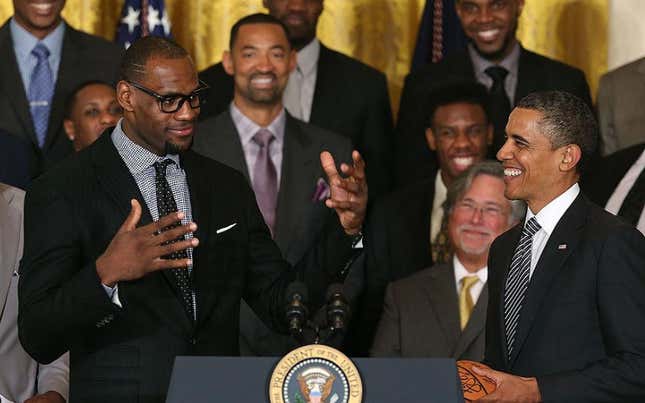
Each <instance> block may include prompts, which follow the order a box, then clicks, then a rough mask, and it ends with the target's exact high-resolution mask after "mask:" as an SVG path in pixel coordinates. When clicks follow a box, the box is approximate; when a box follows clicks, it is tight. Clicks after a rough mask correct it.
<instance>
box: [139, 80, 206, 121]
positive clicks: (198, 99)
mask: <svg viewBox="0 0 645 403" xmlns="http://www.w3.org/2000/svg"><path fill="white" fill-rule="evenodd" d="M127 83H128V84H130V85H131V86H133V87H134V88H136V89H138V90H139V91H141V92H144V93H146V94H148V95H150V96H151V97H153V98H155V99H157V101H158V102H159V109H161V112H163V113H175V112H177V111H178V110H180V109H181V107H182V106H184V102H186V101H188V105H190V107H191V108H192V109H197V108H199V107H201V106H202V105H204V104H205V103H206V94H207V93H208V88H209V86H208V84H206V83H205V82H203V81H202V80H199V88H197V89H196V90H195V91H193V92H191V93H190V94H188V95H183V94H172V95H161V94H157V93H156V92H154V91H153V90H151V89H149V88H146V87H144V86H143V85H141V84H138V83H135V82H134V81H127Z"/></svg>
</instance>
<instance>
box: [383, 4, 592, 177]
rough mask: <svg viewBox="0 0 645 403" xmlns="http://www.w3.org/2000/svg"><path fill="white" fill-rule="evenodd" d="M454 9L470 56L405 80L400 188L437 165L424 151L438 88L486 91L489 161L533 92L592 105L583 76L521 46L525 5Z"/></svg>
mask: <svg viewBox="0 0 645 403" xmlns="http://www.w3.org/2000/svg"><path fill="white" fill-rule="evenodd" d="M455 7H456V8H457V15H458V17H459V20H460V21H461V25H462V27H463V29H464V32H465V33H466V36H467V37H468V39H469V42H470V44H469V45H468V49H467V50H466V51H464V52H458V53H455V54H453V55H449V56H447V57H446V58H444V59H443V60H442V61H441V62H439V63H436V64H429V65H427V66H426V67H424V68H421V69H419V70H418V71H415V72H413V73H410V74H409V75H408V76H407V77H406V79H405V84H404V88H403V93H402V96H401V106H400V108H399V119H398V122H397V130H396V131H397V134H396V140H395V141H396V147H395V151H396V171H397V174H396V175H397V177H396V180H395V182H396V185H397V186H399V185H403V184H405V183H410V182H413V181H415V180H418V179H419V178H425V177H427V176H426V175H427V174H428V173H429V172H432V169H431V168H432V167H433V166H436V164H437V160H436V159H435V158H434V156H433V155H432V153H429V152H428V150H427V148H425V147H423V131H424V129H425V127H424V118H425V116H426V115H425V113H426V108H427V103H426V102H428V97H429V96H430V95H429V94H430V93H431V92H432V89H433V88H434V87H436V86H437V85H443V84H445V83H447V82H451V81H455V80H457V81H461V80H464V79H467V80H475V81H477V82H479V83H481V84H483V85H485V86H486V88H488V91H489V93H490V96H491V102H490V120H491V121H492V122H493V126H494V127H495V135H494V138H493V144H492V147H491V148H490V150H489V156H490V157H493V156H494V155H495V153H496V152H497V150H499V148H500V147H501V146H502V144H504V128H505V127H506V121H507V120H508V115H509V113H510V112H511V107H512V106H513V105H514V104H515V103H516V102H518V101H519V100H520V99H522V98H523V97H524V96H525V95H527V94H529V93H530V92H534V91H544V90H563V91H568V92H571V93H572V94H574V95H577V96H578V97H580V98H582V99H583V100H584V101H585V102H587V104H588V105H591V97H590V95H589V86H588V85H587V81H586V79H585V76H584V73H583V72H582V71H580V70H578V69H576V68H573V67H571V66H567V65H565V64H563V63H560V62H557V61H555V60H552V59H549V58H546V57H544V56H541V55H538V54H536V53H533V52H531V51H529V50H527V49H525V48H524V47H522V45H521V44H520V43H519V42H518V40H517V38H516V36H515V33H516V31H517V24H518V19H519V16H520V14H521V12H522V8H523V7H524V0H456V1H455Z"/></svg>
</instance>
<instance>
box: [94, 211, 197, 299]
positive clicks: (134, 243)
mask: <svg viewBox="0 0 645 403" xmlns="http://www.w3.org/2000/svg"><path fill="white" fill-rule="evenodd" d="M130 204H131V205H132V209H131V210H130V214H129V215H128V217H127V218H126V219H125V221H124V222H123V224H122V225H121V228H119V230H118V231H117V233H116V234H115V235H114V238H112V241H111V242H110V244H109V245H108V247H107V249H106V250H105V252H104V253H103V254H102V255H101V256H99V258H98V259H97V260H96V271H97V273H98V275H99V278H100V279H101V283H103V284H105V285H107V286H110V287H113V286H114V284H116V283H117V282H119V281H128V280H136V279H138V278H141V277H143V276H145V275H146V274H147V273H149V272H152V271H157V270H164V269H173V268H180V267H187V266H188V265H191V264H192V261H191V260H190V259H162V258H161V257H162V256H165V255H168V254H170V253H173V252H177V251H180V250H184V249H187V248H190V247H192V248H194V247H196V246H197V245H198V244H199V240H198V239H197V238H190V239H187V240H182V241H178V242H174V243H169V244H165V243H166V242H168V241H172V240H174V239H177V238H179V237H183V236H184V235H185V234H188V233H190V232H194V231H196V230H197V224H195V223H189V224H186V225H179V226H177V227H175V228H172V229H168V230H166V231H163V229H164V228H166V227H168V226H171V225H173V224H174V223H176V222H177V221H181V219H182V218H183V217H184V213H181V212H175V213H171V214H168V215H167V216H165V217H161V218H160V219H159V221H156V222H153V223H150V224H148V225H145V226H143V227H139V228H137V227H136V226H137V223H138V222H139V220H140V219H141V205H140V204H139V202H138V201H137V200H134V199H132V200H131V201H130ZM162 231H163V232H162Z"/></svg>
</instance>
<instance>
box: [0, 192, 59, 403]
mask: <svg viewBox="0 0 645 403" xmlns="http://www.w3.org/2000/svg"><path fill="white" fill-rule="evenodd" d="M24 200H25V192H23V191H22V190H20V189H16V188H14V187H11V186H8V185H6V184H4V183H0V401H3V402H4V401H6V400H5V399H8V400H9V401H11V402H16V403H18V402H20V403H22V402H25V403H64V402H65V401H66V400H67V396H68V382H69V355H68V354H67V353H65V354H63V355H62V356H61V357H59V358H58V359H56V360H54V361H53V362H52V363H51V364H48V365H40V364H38V363H37V362H36V361H34V360H33V359H32V358H31V357H30V356H29V354H27V353H26V352H25V350H24V349H23V347H22V345H21V344H20V341H19V340H18V278H19V277H20V274H19V272H18V264H19V263H20V258H21V257H22V243H23V203H24Z"/></svg>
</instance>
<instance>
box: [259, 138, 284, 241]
mask: <svg viewBox="0 0 645 403" xmlns="http://www.w3.org/2000/svg"><path fill="white" fill-rule="evenodd" d="M273 140H275V137H274V136H273V134H271V132H270V131H269V130H267V129H260V130H258V132H257V133H256V134H255V136H253V141H254V142H255V143H256V144H257V145H258V146H260V152H259V153H258V158H257V159H256V160H255V167H254V168H253V191H254V192H255V199H256V200H257V202H258V207H260V212H261V213H262V217H264V222H265V223H266V224H267V226H268V227H269V229H270V230H271V235H273V234H274V233H275V232H274V231H275V228H274V227H275V213H276V207H277V204H278V179H277V178H278V175H277V173H276V170H275V165H273V161H272V160H271V154H270V152H269V151H270V150H269V149H270V147H271V142H272V141H273Z"/></svg>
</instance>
